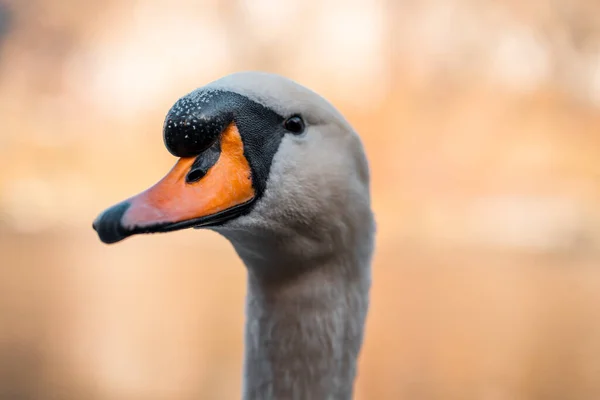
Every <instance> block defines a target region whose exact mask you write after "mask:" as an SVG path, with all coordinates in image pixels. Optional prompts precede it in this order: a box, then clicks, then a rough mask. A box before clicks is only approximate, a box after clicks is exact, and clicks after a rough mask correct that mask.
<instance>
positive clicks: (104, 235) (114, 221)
mask: <svg viewBox="0 0 600 400" xmlns="http://www.w3.org/2000/svg"><path fill="white" fill-rule="evenodd" d="M129 206H130V204H129V202H127V201H124V202H122V203H119V204H117V205H115V206H113V207H111V208H109V209H108V210H106V211H104V212H103V213H102V214H100V215H99V216H98V218H96V220H95V221H94V222H93V223H92V228H94V230H95V231H96V232H97V233H98V237H99V238H100V240H101V241H102V242H103V243H106V244H112V243H117V242H120V241H121V240H123V239H125V238H127V237H128V236H130V235H131V233H130V232H129V231H128V230H127V229H125V228H124V227H123V225H122V223H121V221H122V219H123V215H124V214H125V212H126V211H127V209H128V208H129Z"/></svg>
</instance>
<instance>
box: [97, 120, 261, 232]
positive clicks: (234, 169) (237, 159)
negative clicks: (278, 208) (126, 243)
mask: <svg viewBox="0 0 600 400" xmlns="http://www.w3.org/2000/svg"><path fill="white" fill-rule="evenodd" d="M217 140H219V139H217ZM220 145H221V146H220V147H221V153H220V155H219V157H218V160H217V161H216V163H215V164H214V165H213V166H212V167H210V169H208V171H207V173H206V174H205V175H204V176H203V177H202V178H201V179H200V180H198V181H196V182H188V180H186V176H187V175H188V173H189V172H190V170H191V169H192V166H193V164H194V162H195V161H196V157H190V158H181V159H179V161H178V162H177V163H176V164H175V166H174V167H173V168H172V169H171V171H170V172H169V173H168V174H167V175H166V176H165V177H164V178H163V179H161V180H160V181H159V182H158V183H156V184H155V185H154V186H152V187H151V188H150V189H148V190H146V191H144V192H142V193H140V194H138V195H136V196H134V197H131V198H130V199H128V200H125V201H124V202H122V203H119V204H117V205H115V206H113V207H111V208H109V209H108V210H106V211H105V212H103V213H102V214H101V215H100V216H99V217H98V218H97V219H96V221H94V229H96V231H97V232H98V235H99V236H100V240H102V241H103V242H105V243H115V242H118V241H120V240H123V239H125V238H126V237H128V236H130V235H133V234H136V233H152V232H166V231H172V230H177V229H183V228H187V227H191V226H198V225H206V224H210V223H214V222H218V221H220V220H221V219H223V218H225V217H226V216H228V215H229V214H230V213H229V211H232V210H238V209H239V208H240V207H243V206H244V205H247V204H249V203H251V202H252V200H253V199H254V197H255V191H254V187H253V185H252V172H251V169H250V165H249V163H248V160H247V159H246V157H245V156H244V145H243V142H242V139H241V137H240V133H239V132H238V129H237V127H236V126H235V124H234V123H231V124H230V125H229V126H228V127H227V128H226V129H225V130H224V131H223V133H222V134H221V137H220ZM198 157H202V155H200V156H198Z"/></svg>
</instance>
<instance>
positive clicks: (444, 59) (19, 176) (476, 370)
mask: <svg viewBox="0 0 600 400" xmlns="http://www.w3.org/2000/svg"><path fill="white" fill-rule="evenodd" d="M0 4H2V5H3V6H2V7H0V10H1V11H0V35H1V36H0V121H1V123H0V126H1V129H0V171H2V173H1V175H0V398H1V399H2V400H4V399H7V400H13V399H24V400H28V399H44V400H45V399H53V400H67V399H69V400H70V399H91V400H96V399H97V400H138V399H139V400H167V399H168V400H192V399H234V398H238V397H239V393H240V372H241V359H242V327H243V297H244V289H245V287H244V282H245V276H244V268H243V267H242V265H241V262H240V261H239V260H238V258H237V257H236V255H235V254H234V252H233V250H232V249H231V247H230V245H229V244H228V243H227V242H226V241H225V240H224V239H222V238H221V237H219V236H217V235H216V234H213V233H210V232H203V231H193V230H188V231H182V232H176V233H171V234H166V235H152V236H144V237H134V238H131V239H128V240H127V241H125V242H123V243H120V244H118V245H114V246H105V245H103V244H101V243H100V241H99V240H98V239H97V237H96V234H95V233H94V232H93V230H92V229H91V223H92V221H93V219H94V218H95V217H96V215H97V213H98V212H100V211H101V210H102V209H104V208H105V207H107V206H109V205H111V204H114V203H116V202H117V201H120V200H122V199H124V198H126V197H129V196H130V195H133V194H135V193H138V192H139V191H141V190H143V189H145V188H147V187H148V186H149V185H151V184H153V183H154V182H156V181H157V180H158V179H159V178H161V177H162V176H163V175H164V174H165V173H166V172H167V171H168V170H169V169H170V168H171V167H172V165H173V163H174V161H175V160H174V158H173V157H172V156H170V155H169V153H168V152H167V151H166V150H165V149H164V147H163V144H162V137H161V128H162V122H163V118H164V116H165V114H166V112H167V110H168V109H169V107H170V106H171V105H172V104H173V102H174V101H175V100H176V99H177V98H178V97H179V96H181V95H183V94H185V93H187V92H189V91H190V90H192V89H194V88H196V87H198V86H201V85H203V84H204V83H207V82H208V81H210V80H213V79H216V78H218V77H220V76H222V75H225V74H227V73H230V72H233V71H237V70H245V69H262V70H267V71H273V72H278V73H282V74H284V75H287V76H289V77H291V78H294V79H296V80H298V81H300V82H301V83H303V84H305V85H307V86H309V87H311V88H313V89H315V90H316V91H318V92H320V93H322V94H323V95H324V96H326V97H327V98H329V99H330V100H331V101H332V102H333V103H334V104H336V105H337V106H338V107H339V108H340V109H341V110H342V112H343V113H344V114H345V115H346V116H347V117H348V119H349V120H350V121H351V122H352V124H353V125H354V126H355V127H356V129H357V130H358V131H359V132H360V133H361V135H362V137H363V138H364V142H365V146H366V150H367V153H368V156H369V159H370V160H371V166H372V176H373V201H374V208H375V212H376V214H377V220H378V227H379V233H378V238H377V250H376V256H375V260H374V267H373V273H374V285H373V292H372V308H371V313H370V315H369V319H368V326H367V336H366V338H367V339H366V343H365V346H364V349H363V352H362V355H361V363H360V371H359V374H360V376H359V378H358V381H357V388H356V398H357V399H362V400H367V399H368V400H371V399H377V400H378V399H384V400H385V399H392V400H397V399H426V400H428V399H440V400H448V399H456V400H470V399H477V400H479V399H483V400H526V399H540V400H547V399H556V400H562V399H565V400H579V399H582V400H594V399H599V398H600V262H599V261H600V112H599V111H600V3H599V2H598V1H596V0H588V1H584V0H555V1H551V2H550V1H542V0H528V1H516V0H506V1H492V0H439V1H434V0H420V1H416V0H413V1H409V0H403V1H394V0H387V1H384V0H378V1H377V0H376V1H373V0H353V1H348V0H318V1H316V0H312V1H306V0H294V1H283V2H280V1H276V0H260V1H258V0H256V1H250V0H247V1H242V0H239V1H236V0H228V1H217V0H203V1H186V0H168V1H167V0H154V1H139V2H133V1H116V0H95V1H67V0H54V1H50V0H47V1H42V0H27V1H24V0H0ZM7 16H8V18H6V17H7Z"/></svg>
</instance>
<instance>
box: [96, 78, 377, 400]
mask: <svg viewBox="0 0 600 400" xmlns="http://www.w3.org/2000/svg"><path fill="white" fill-rule="evenodd" d="M163 139H164V144H165V146H166V148H167V150H168V151H169V152H170V153H171V154H173V155H174V156H176V157H178V161H177V162H176V164H175V166H174V167H173V168H172V169H171V171H170V172H168V173H167V175H166V176H165V177H164V178H162V179H161V180H160V181H158V183H156V184H155V185H154V186H152V187H151V188H149V189H148V190H146V191H144V192H141V193H140V194H138V195H136V196H133V197H131V198H129V199H127V200H125V201H123V202H121V203H118V204H116V205H114V206H112V207H110V208H108V209H107V210H105V211H104V212H102V213H101V214H100V215H99V216H98V217H97V218H96V220H95V221H94V223H93V228H94V229H95V230H96V232H97V234H98V236H99V238H100V240H101V241H102V242H104V243H107V244H110V243H116V242H119V241H121V240H123V239H125V238H127V237H129V236H131V235H135V234H142V233H156V232H168V231H174V230H179V229H184V228H192V227H193V228H203V229H209V230H212V231H215V232H217V233H219V234H220V235H222V236H224V237H225V238H226V239H227V240H229V241H230V242H231V244H232V245H233V247H234V249H235V251H236V253H237V255H238V256H239V257H240V259H241V260H242V261H243V263H244V264H245V266H246V270H247V294H246V305H245V313H246V321H245V330H244V352H245V354H244V365H243V374H242V375H243V380H242V398H243V399H245V400H251V399H260V400H268V399H311V400H317V399H335V400H337V399H351V398H352V397H353V392H354V381H355V379H356V375H357V359H358V356H359V353H360V349H361V347H362V342H363V336H364V326H365V319H366V316H367V312H368V307H369V291H370V286H371V259H372V254H373V250H374V237H375V219H374V215H373V212H372V209H371V200H370V183H369V166H368V162H367V158H366V155H365V151H364V148H363V145H362V142H361V140H360V138H359V136H358V134H357V133H356V132H355V130H354V129H353V128H352V127H351V125H350V124H349V123H348V122H347V121H346V119H345V118H344V117H343V116H342V115H341V114H340V112H339V111H337V110H336V109H335V108H334V106H332V105H331V104H330V103H329V102H328V101H327V100H325V99H324V98H323V97H321V96H320V95H318V94H316V93H315V92H313V91H312V90H310V89H308V88H306V87H304V86H302V85H300V84H298V83H296V82H295V81H293V80H290V79H288V78H285V77H283V76H280V75H276V74H271V73H265V72H256V71H250V72H237V73H234V74H231V75H227V76H225V77H223V78H220V79H218V80H216V81H213V82H211V83H209V84H207V85H206V86H203V87H200V88H199V89H196V90H194V91H192V92H190V93H188V94H187V95H185V96H183V97H181V98H180V99H179V100H177V101H176V102H175V104H174V105H173V106H172V108H171V109H170V110H169V112H168V114H167V116H166V118H165V122H164V126H163Z"/></svg>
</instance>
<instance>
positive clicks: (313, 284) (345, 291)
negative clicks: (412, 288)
mask: <svg viewBox="0 0 600 400" xmlns="http://www.w3.org/2000/svg"><path fill="white" fill-rule="evenodd" d="M297 261H298V260H295V263H297ZM290 263H291V261H290ZM311 263H312V264H311V267H310V269H307V270H298V271H299V272H298V273H297V274H295V275H293V276H286V277H284V278H281V279H269V278H268V277H267V278H266V277H265V275H264V273H262V271H264V268H261V266H258V265H253V264H247V267H248V292H247V299H246V328H245V360H244V387H243V398H244V399H245V400H251V399H252V400H254V399H266V400H268V399H305V398H306V399H351V398H352V393H353V386H354V380H355V376H356V363H357V358H358V355H359V352H360V348H361V346H362V341H363V330H364V323H365V317H366V314H367V310H368V292H369V287H370V266H369V263H368V262H365V261H364V260H363V261H362V262H361V260H360V257H357V255H352V254H350V258H348V254H346V257H345V258H328V259H324V260H321V263H320V264H319V265H315V260H311ZM273 267H274V265H272V264H269V266H268V269H269V270H271V269H272V268H273ZM277 267H278V268H280V269H286V268H287V269H289V265H286V263H282V264H281V265H279V266H277Z"/></svg>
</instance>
